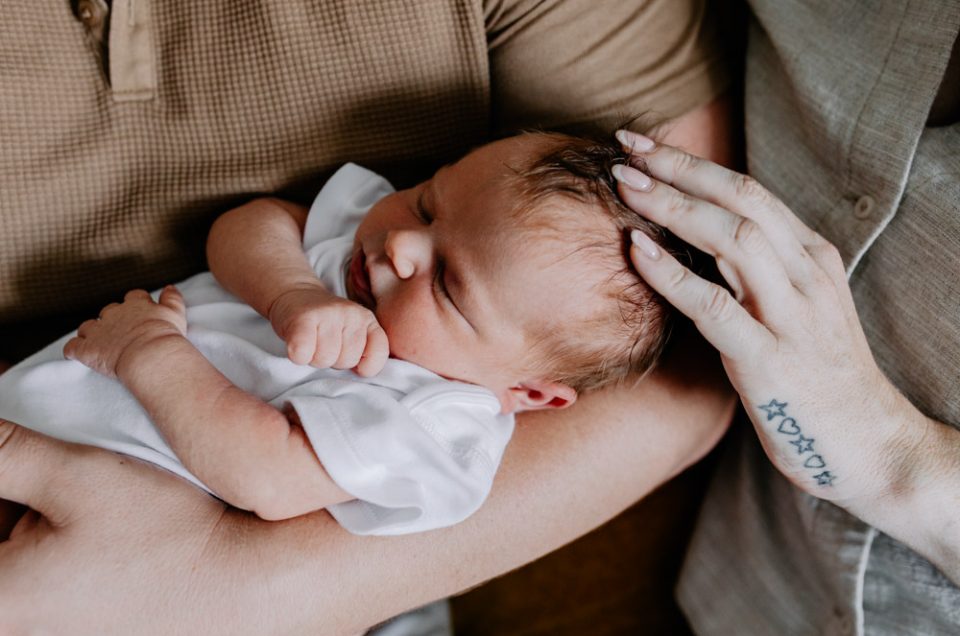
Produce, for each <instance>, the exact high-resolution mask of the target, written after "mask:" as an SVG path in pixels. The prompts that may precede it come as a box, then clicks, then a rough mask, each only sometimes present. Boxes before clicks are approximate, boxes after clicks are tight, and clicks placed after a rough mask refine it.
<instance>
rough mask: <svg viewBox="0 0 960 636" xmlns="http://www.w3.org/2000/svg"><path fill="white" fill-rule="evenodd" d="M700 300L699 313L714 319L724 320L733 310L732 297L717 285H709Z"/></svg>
mask: <svg viewBox="0 0 960 636" xmlns="http://www.w3.org/2000/svg"><path fill="white" fill-rule="evenodd" d="M700 302H701V307H700V309H701V313H703V315H704V316H706V317H707V318H710V319H711V320H715V321H720V320H726V319H727V318H729V317H730V315H731V312H732V310H733V304H732V303H733V298H731V296H730V294H729V293H728V292H727V290H725V289H724V288H723V287H720V286H719V285H711V286H710V287H709V288H708V289H707V291H706V292H705V293H704V294H703V297H702V298H701V301H700Z"/></svg>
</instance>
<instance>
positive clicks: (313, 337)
mask: <svg viewBox="0 0 960 636" xmlns="http://www.w3.org/2000/svg"><path fill="white" fill-rule="evenodd" d="M316 350H317V327H316V325H313V324H302V325H298V326H296V327H294V329H293V331H292V333H291V334H290V337H289V338H287V356H289V358H290V360H291V361H292V362H294V363H295V364H299V365H301V366H302V365H306V364H310V361H311V360H312V359H313V354H314V352H315V351H316Z"/></svg>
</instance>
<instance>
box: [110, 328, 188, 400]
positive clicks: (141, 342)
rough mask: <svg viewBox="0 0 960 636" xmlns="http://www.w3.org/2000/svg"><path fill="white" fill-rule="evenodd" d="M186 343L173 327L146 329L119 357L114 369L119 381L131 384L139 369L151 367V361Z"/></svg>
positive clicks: (184, 338)
mask: <svg viewBox="0 0 960 636" xmlns="http://www.w3.org/2000/svg"><path fill="white" fill-rule="evenodd" d="M184 342H187V339H186V337H184V336H183V334H181V333H180V332H179V331H177V329H176V327H174V326H173V325H169V326H159V325H158V326H156V327H150V328H148V329H145V330H144V331H143V333H141V334H139V335H138V336H137V337H136V338H134V339H133V340H131V341H130V343H129V344H127V346H126V347H124V349H123V351H122V352H121V353H120V355H119V356H118V357H117V363H116V365H115V368H114V372H115V373H116V376H117V379H119V380H120V381H121V382H122V383H123V384H125V385H126V384H129V381H131V380H134V379H135V377H136V374H137V371H138V370H139V369H142V368H145V367H147V366H150V364H151V360H156V359H157V357H158V356H165V355H169V354H170V353H171V352H172V351H173V350H174V349H175V348H177V347H179V346H181V345H182V343H184ZM191 346H192V345H191Z"/></svg>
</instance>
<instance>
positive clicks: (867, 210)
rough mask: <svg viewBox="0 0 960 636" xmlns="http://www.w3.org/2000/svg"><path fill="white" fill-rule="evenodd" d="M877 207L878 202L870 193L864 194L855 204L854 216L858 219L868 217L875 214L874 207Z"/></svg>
mask: <svg viewBox="0 0 960 636" xmlns="http://www.w3.org/2000/svg"><path fill="white" fill-rule="evenodd" d="M875 207H877V202H876V201H874V200H873V197H872V196H870V195H867V194H865V195H863V196H862V197H860V198H859V199H857V202H856V203H855V204H854V205H853V216H855V217H856V218H858V219H861V220H863V219H868V218H870V215H871V214H873V209H874V208H875Z"/></svg>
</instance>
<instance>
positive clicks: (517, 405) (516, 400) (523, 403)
mask: <svg viewBox="0 0 960 636" xmlns="http://www.w3.org/2000/svg"><path fill="white" fill-rule="evenodd" d="M507 394H508V398H507V399H508V400H509V406H510V408H509V409H505V410H508V411H511V412H519V411H537V410H540V409H563V408H566V407H568V406H570V405H571V404H573V403H574V402H576V401H577V392H576V390H574V389H572V388H570V387H569V386H567V385H566V384H563V383H562V382H551V381H550V380H528V381H525V382H521V383H520V384H518V385H516V386H512V387H510V388H509V389H507Z"/></svg>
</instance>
